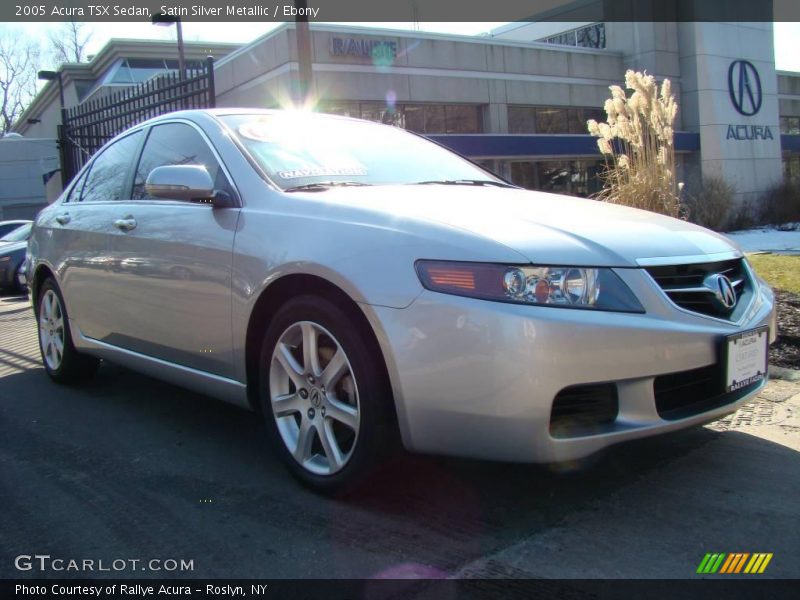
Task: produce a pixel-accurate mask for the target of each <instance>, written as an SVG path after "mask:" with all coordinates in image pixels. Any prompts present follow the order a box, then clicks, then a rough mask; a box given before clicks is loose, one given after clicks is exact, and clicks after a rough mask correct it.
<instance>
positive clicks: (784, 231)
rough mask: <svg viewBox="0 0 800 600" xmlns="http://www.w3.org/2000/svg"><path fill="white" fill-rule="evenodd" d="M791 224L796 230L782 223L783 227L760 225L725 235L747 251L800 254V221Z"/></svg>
mask: <svg viewBox="0 0 800 600" xmlns="http://www.w3.org/2000/svg"><path fill="white" fill-rule="evenodd" d="M789 225H794V226H795V227H794V228H793V229H794V230H791V229H790V227H788V226H787V225H782V226H781V229H775V228H774V227H759V228H756V229H746V230H744V231H732V232H730V233H726V234H724V235H727V236H728V237H729V238H731V239H732V240H733V241H734V242H736V243H737V244H739V246H741V247H742V250H744V251H745V252H775V253H781V254H782V253H785V254H800V223H793V224H789Z"/></svg>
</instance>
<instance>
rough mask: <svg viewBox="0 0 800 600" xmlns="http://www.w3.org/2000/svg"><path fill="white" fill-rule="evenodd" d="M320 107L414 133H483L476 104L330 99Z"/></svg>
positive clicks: (333, 112)
mask: <svg viewBox="0 0 800 600" xmlns="http://www.w3.org/2000/svg"><path fill="white" fill-rule="evenodd" d="M320 111H321V112H325V113H329V114H336V115H344V116H347V117H356V118H360V119H367V120H369V121H376V122H378V123H385V124H388V125H396V126H397V127H402V128H404V129H408V130H409V131H413V132H415V133H483V107H482V106H481V105H479V104H397V105H395V106H388V105H387V104H385V103H383V102H329V103H326V104H323V105H322V107H321V108H320Z"/></svg>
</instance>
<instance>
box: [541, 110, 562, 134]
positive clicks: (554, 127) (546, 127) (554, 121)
mask: <svg viewBox="0 0 800 600" xmlns="http://www.w3.org/2000/svg"><path fill="white" fill-rule="evenodd" d="M536 133H569V120H568V118H567V109H566V108H551V107H539V108H537V109H536Z"/></svg>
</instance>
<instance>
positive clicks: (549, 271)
mask: <svg viewBox="0 0 800 600" xmlns="http://www.w3.org/2000/svg"><path fill="white" fill-rule="evenodd" d="M416 267H417V274H418V275H419V279H420V281H421V282H422V285H423V286H424V287H425V288H427V289H429V290H431V291H434V292H441V293H443V294H454V295H457V296H468V297H470V298H480V299H482V300H494V301H497V302H514V303H516V304H530V305H534V306H555V307H561V308H583V309H593V310H612V311H620V312H638V313H643V312H644V309H643V308H642V305H641V304H639V301H638V300H637V299H636V297H635V296H634V295H633V292H631V291H630V289H629V288H628V286H626V285H625V283H624V282H623V281H622V279H620V278H619V276H617V274H616V273H614V271H612V270H611V269H607V268H590V267H555V266H553V267H544V266H535V267H528V266H514V265H497V264H491V263H469V262H445V261H434V260H420V261H417V264H416Z"/></svg>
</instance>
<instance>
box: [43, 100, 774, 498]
mask: <svg viewBox="0 0 800 600" xmlns="http://www.w3.org/2000/svg"><path fill="white" fill-rule="evenodd" d="M29 252H30V257H29V263H28V265H27V273H28V278H29V281H30V285H31V290H32V296H33V302H34V306H35V310H36V315H37V320H38V325H39V339H40V343H41V349H42V357H43V361H44V365H45V368H46V370H47V373H48V374H49V375H50V376H51V377H52V378H53V379H54V380H55V381H58V382H62V381H76V380H80V379H85V378H87V377H88V376H90V375H91V374H92V373H93V372H94V370H95V369H96V367H97V364H98V359H100V358H103V359H107V360H111V361H115V362H118V363H121V364H123V365H127V366H129V367H130V368H132V369H137V370H140V371H142V372H145V373H149V374H151V375H154V376H156V377H161V378H163V379H166V380H169V381H172V382H174V383H177V384H179V385H183V386H186V387H188V388H192V389H194V390H197V391H198V392H201V393H203V394H209V395H212V396H216V397H219V398H221V399H224V400H227V401H230V402H233V403H236V404H239V405H241V406H243V407H247V408H251V409H253V410H255V411H256V412H259V413H261V414H262V415H263V417H264V419H265V423H266V425H267V431H268V434H269V436H270V438H271V439H272V441H273V442H274V444H275V447H276V449H277V451H278V452H279V453H280V455H281V457H282V458H283V460H284V461H285V463H286V464H287V466H288V467H289V468H290V470H291V471H292V473H293V474H294V475H296V476H297V477H298V478H299V479H300V480H301V481H303V482H304V483H306V484H309V485H311V486H313V487H314V488H316V489H318V490H323V491H331V490H335V489H338V488H340V487H341V486H343V485H348V484H350V483H352V482H353V481H354V480H356V479H358V478H360V477H362V476H363V475H364V474H365V473H366V472H368V471H369V470H370V469H372V468H374V467H375V466H376V465H378V464H380V460H381V458H382V457H383V456H385V453H386V451H387V450H388V449H389V448H391V447H392V445H393V443H394V441H395V440H396V439H399V440H400V441H401V442H402V445H403V446H405V448H407V449H408V450H411V451H415V452H426V453H436V454H448V455H456V456H465V457H474V458H481V459H490V460H501V461H515V462H549V461H566V460H571V459H577V458H580V457H584V456H587V455H590V454H592V453H594V452H596V451H598V450H600V449H602V448H605V447H607V446H608V445H610V444H614V443H617V442H622V441H625V440H631V439H634V438H641V437H645V436H651V435H656V434H660V433H665V432H668V431H673V430H677V429H681V428H684V427H689V426H693V425H698V424H701V423H704V422H707V421H710V420H713V419H717V418H719V417H720V416H722V415H724V414H726V413H729V412H731V411H734V410H736V408H737V407H739V406H741V405H742V403H744V402H747V400H748V399H750V398H752V397H753V396H754V395H755V394H756V393H758V391H759V390H760V389H761V388H762V387H763V386H764V385H765V382H766V373H767V362H766V356H767V346H768V342H769V341H770V340H771V339H773V338H774V336H775V326H774V319H775V314H774V301H773V294H772V291H771V290H770V289H769V288H768V287H767V286H766V285H765V284H764V282H763V281H761V280H760V279H759V278H758V277H757V276H756V275H755V273H753V271H752V269H751V268H750V265H749V264H748V262H747V260H746V258H745V257H744V256H743V255H742V253H741V252H740V251H739V249H738V248H737V247H736V246H735V245H734V244H733V243H732V242H730V241H729V240H728V239H726V238H725V237H724V236H721V235H718V234H716V233H713V232H711V231H708V230H705V229H702V228H700V227H697V226H694V225H692V224H689V223H687V222H684V221H679V220H675V219H671V218H667V217H663V216H660V215H656V214H652V213H648V212H643V211H639V210H633V209H629V208H624V207H621V206H613V205H609V204H604V203H600V202H595V201H591V200H584V199H578V198H571V197H565V196H557V195H551V194H546V193H541V192H532V191H526V190H523V189H519V188H516V187H515V186H512V185H510V184H508V183H506V182H504V181H501V180H500V179H498V178H496V177H495V176H493V175H492V174H490V173H488V172H486V171H484V170H482V169H481V168H479V167H477V166H475V165H474V164H472V163H470V162H469V161H467V160H465V159H463V158H461V157H459V156H457V155H455V154H453V153H451V152H449V151H447V150H445V149H444V148H441V147H439V146H437V145H435V144H433V143H431V142H429V141H427V140H425V139H423V138H421V137H419V136H416V135H413V134H410V133H407V132H405V131H402V130H400V129H397V128H392V127H387V126H383V125H378V124H374V123H368V122H364V121H358V120H352V119H346V118H341V117H333V116H322V115H312V114H300V113H281V112H279V111H257V110H252V109H239V110H236V109H225V110H222V109H217V110H211V111H187V112H180V113H173V114H170V115H165V116H162V117H158V118H156V119H154V120H151V121H148V122H146V123H143V124H140V125H138V126H136V127H134V128H132V129H131V130H129V131H127V132H125V133H124V134H122V135H120V136H118V137H117V138H116V139H114V140H112V141H111V142H110V143H109V144H107V145H106V146H105V147H104V148H103V149H102V150H101V151H99V152H98V153H97V154H96V155H95V156H94V157H93V159H92V160H91V162H89V164H88V165H87V166H86V167H85V168H84V169H83V170H82V171H81V173H79V175H78V176H77V177H76V178H75V180H74V181H73V182H72V183H71V184H70V185H69V187H68V188H67V189H66V190H65V192H64V194H63V195H62V196H61V198H60V199H59V200H58V201H56V202H55V203H53V204H52V205H50V206H49V207H47V208H46V209H45V210H43V211H42V212H41V213H40V215H39V216H38V218H37V219H36V223H35V226H34V230H33V236H32V238H31V242H30V246H29Z"/></svg>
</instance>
